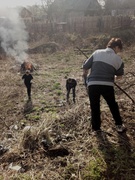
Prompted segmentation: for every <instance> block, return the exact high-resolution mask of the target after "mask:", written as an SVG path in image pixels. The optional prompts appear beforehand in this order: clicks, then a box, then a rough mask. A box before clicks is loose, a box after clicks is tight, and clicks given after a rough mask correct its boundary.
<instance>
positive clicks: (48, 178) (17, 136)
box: [0, 47, 135, 180]
mask: <svg viewBox="0 0 135 180" xmlns="http://www.w3.org/2000/svg"><path fill="white" fill-rule="evenodd" d="M134 48H135V47H132V48H129V49H127V50H126V51H124V52H123V54H122V58H123V60H124V62H125V76H124V77H123V80H121V81H117V82H116V83H117V84H118V85H119V86H120V87H121V88H122V89H123V90H125V91H126V92H127V93H128V95H130V97H132V98H133V99H134V100H135V95H134V94H135V90H134V89H135V87H134V86H135V72H134V69H135V68H134V67H135V61H134V60H135V51H134ZM29 59H30V61H31V62H32V63H33V64H34V65H35V67H36V70H35V71H34V72H33V73H32V75H33V78H34V79H33V83H32V100H31V101H28V99H27V94H26V88H25V86H24V84H23V81H22V79H21V77H22V74H21V73H20V71H19V67H20V66H18V65H17V63H16V62H15V60H13V59H11V58H10V57H7V58H6V59H2V60H0V64H1V66H0V95H1V100H0V134H1V135H0V180H10V179H43V180H58V179H61V180H64V179H67V180H69V179H73V180H85V179H86V180H91V179H92V180H94V179H109V180H111V179H115V180H120V179H122V180H124V179H125V180H127V179H135V164H134V161H135V122H134V120H135V109H134V108H135V107H134V103H133V102H132V100H131V99H130V98H129V97H128V96H127V95H125V94H124V93H123V92H122V91H121V90H119V89H118V88H117V87H115V91H116V99H117V102H118V104H119V107H120V112H121V116H122V118H123V121H124V124H125V126H126V127H127V131H126V132H125V133H123V134H118V133H117V132H116V130H115V128H114V121H113V118H112V116H111V114H110V111H109V109H108V106H107V105H106V103H105V102H104V100H103V99H101V117H102V129H103V131H104V135H103V137H99V138H97V137H94V136H92V135H91V134H90V108H89V100H88V96H87V92H86V89H85V86H84V85H83V81H82V69H81V65H82V63H83V61H84V60H85V57H84V56H83V55H77V54H76V53H75V52H74V51H73V49H70V50H67V51H64V52H55V54H31V55H30V56H29ZM66 77H73V78H75V79H77V89H76V94H77V97H76V103H75V104H74V103H73V102H72V94H71V95H70V101H71V103H70V104H67V103H66V89H65V82H66ZM43 140H45V141H43Z"/></svg>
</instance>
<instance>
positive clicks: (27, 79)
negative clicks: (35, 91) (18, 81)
mask: <svg viewBox="0 0 135 180" xmlns="http://www.w3.org/2000/svg"><path fill="white" fill-rule="evenodd" d="M22 79H24V84H25V86H26V88H27V95H28V98H29V100H30V99H31V80H32V79H33V76H32V75H31V74H30V70H26V73H25V74H24V75H23V76H22Z"/></svg>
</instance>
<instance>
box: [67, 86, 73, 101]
mask: <svg viewBox="0 0 135 180" xmlns="http://www.w3.org/2000/svg"><path fill="white" fill-rule="evenodd" d="M71 89H72V93H73V101H74V102H75V87H73V88H68V89H67V101H68V100H69V94H70V91H71Z"/></svg>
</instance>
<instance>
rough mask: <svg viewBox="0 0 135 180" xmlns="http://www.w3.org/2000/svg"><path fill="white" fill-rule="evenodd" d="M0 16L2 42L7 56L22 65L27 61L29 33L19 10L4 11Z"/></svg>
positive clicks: (0, 38)
mask: <svg viewBox="0 0 135 180" xmlns="http://www.w3.org/2000/svg"><path fill="white" fill-rule="evenodd" d="M2 12H4V13H3V17H2V16H1V15H0V42H1V47H2V48H3V49H4V51H5V52H6V54H7V55H9V56H12V57H14V58H15V60H16V61H18V62H20V63H22V62H23V61H25V60H26V59H27V54H26V53H25V50H27V49H28V45H27V40H28V33H27V31H26V29H25V28H26V27H25V24H24V22H23V20H22V18H20V16H19V11H18V10H17V9H5V10H3V11H2Z"/></svg>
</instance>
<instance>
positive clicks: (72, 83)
mask: <svg viewBox="0 0 135 180" xmlns="http://www.w3.org/2000/svg"><path fill="white" fill-rule="evenodd" d="M76 85H77V82H76V80H75V79H72V78H68V79H67V80H66V90H67V102H69V94H70V91H71V89H72V93H73V102H74V103H75V97H76V92H75V88H76Z"/></svg>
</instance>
